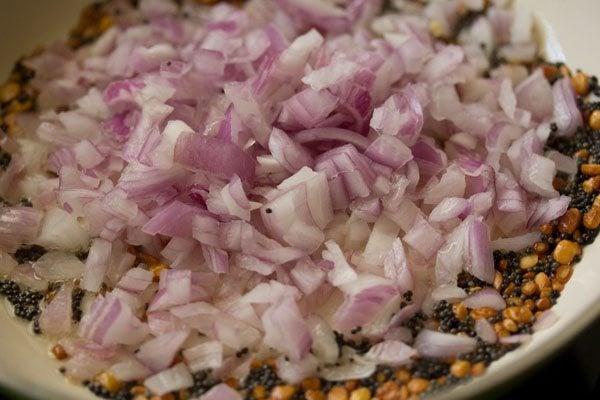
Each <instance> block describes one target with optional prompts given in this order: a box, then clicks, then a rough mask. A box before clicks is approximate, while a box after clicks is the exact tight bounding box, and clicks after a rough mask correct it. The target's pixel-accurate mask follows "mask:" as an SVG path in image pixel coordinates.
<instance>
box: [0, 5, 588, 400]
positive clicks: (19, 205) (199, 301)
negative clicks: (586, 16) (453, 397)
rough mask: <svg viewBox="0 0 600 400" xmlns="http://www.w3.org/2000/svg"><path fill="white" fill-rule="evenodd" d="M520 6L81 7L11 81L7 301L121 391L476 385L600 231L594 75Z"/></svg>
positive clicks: (230, 398)
mask: <svg viewBox="0 0 600 400" xmlns="http://www.w3.org/2000/svg"><path fill="white" fill-rule="evenodd" d="M205 3H211V4H212V3H218V4H216V5H211V6H208V5H207V4H205ZM506 3H507V2H506V1H493V0H492V1H483V0H450V1H430V2H424V1H407V0H397V1H390V2H385V4H384V2H383V1H378V0H372V1H369V0H328V1H325V0H251V1H248V2H243V4H240V2H237V3H235V4H230V3H224V2H202V1H196V2H191V1H190V2H187V1H179V2H171V1H168V0H140V1H125V0H123V1H119V0H114V1H107V2H104V3H98V4H94V5H92V6H90V7H88V8H86V9H85V10H84V12H83V14H82V19H81V21H80V23H79V25H78V26H77V27H76V28H75V29H73V30H72V31H71V35H70V37H69V39H68V40H66V41H60V42H56V43H54V44H52V45H50V46H48V47H46V48H45V49H43V50H40V51H38V52H36V53H35V54H34V55H32V56H30V57H27V58H25V59H22V60H20V61H19V62H17V64H16V65H15V67H14V69H13V73H12V74H11V76H10V78H9V80H8V82H7V83H5V84H4V85H3V86H2V87H1V89H0V97H1V101H2V108H1V118H2V119H1V121H0V122H1V128H2V137H1V139H0V140H1V141H0V143H1V146H2V151H1V154H0V167H1V171H0V195H1V196H2V207H1V208H0V274H1V276H2V281H1V282H0V293H1V294H2V295H3V296H5V297H6V299H7V300H8V303H10V305H11V306H12V307H10V309H12V310H13V312H14V314H15V316H17V317H19V318H22V319H25V320H27V321H31V325H32V331H33V333H34V334H42V335H45V336H47V337H48V338H50V339H51V340H53V341H54V343H56V345H55V346H54V347H52V354H53V355H54V356H55V357H56V358H57V359H59V360H61V361H63V364H62V366H61V367H60V372H61V373H62V374H64V375H65V376H66V377H68V378H69V380H70V381H72V382H81V383H82V384H83V385H85V386H87V387H88V388H89V390H90V391H92V392H93V393H95V394H96V395H98V396H100V397H102V398H111V399H136V400H144V399H152V400H157V399H202V400H235V399H241V398H248V399H281V400H285V399H307V400H322V399H329V400H336V399H350V400H369V399H375V398H377V399H380V400H392V399H409V398H410V399H414V398H417V397H419V396H426V395H427V394H430V393H434V392H435V391H437V390H439V389H440V388H443V387H446V386H447V385H449V384H453V383H456V382H459V381H461V380H464V379H467V378H469V377H474V376H478V375H481V374H483V373H485V370H486V367H487V366H488V365H489V364H490V363H491V362H493V361H494V360H496V359H498V358H499V357H501V356H502V355H504V354H505V353H507V352H508V351H510V350H512V349H514V348H516V347H518V346H519V345H520V344H523V343H526V342H527V341H528V340H529V339H530V337H531V334H532V333H533V332H535V331H537V330H540V329H544V328H546V327H548V326H550V325H551V324H552V323H553V322H554V321H555V320H556V316H555V315H554V314H553V313H552V310H551V307H552V305H553V304H555V303H556V301H557V298H558V297H559V296H560V293H561V291H562V289H563V288H564V285H565V284H566V283H567V282H568V280H569V278H570V277H571V274H572V273H573V264H574V263H575V262H577V261H578V260H579V259H580V257H581V255H582V247H583V246H584V245H586V244H589V243H591V242H592V241H593V239H594V237H595V236H596V234H597V232H598V226H599V225H600V197H597V195H598V193H599V190H600V132H598V131H600V103H599V102H595V101H594V99H595V98H596V97H595V96H596V95H600V88H599V87H598V82H597V79H596V78H595V77H589V76H587V75H585V74H584V73H582V72H574V71H570V70H569V69H568V68H567V67H566V66H565V65H562V64H550V63H546V62H544V61H543V60H541V59H540V58H539V56H538V49H537V47H536V44H535V42H534V41H533V36H532V35H533V33H534V32H533V31H534V27H533V20H532V16H531V15H530V14H529V13H526V12H523V11H520V10H512V9H510V8H509V5H508V4H506ZM8 303H7V304H8Z"/></svg>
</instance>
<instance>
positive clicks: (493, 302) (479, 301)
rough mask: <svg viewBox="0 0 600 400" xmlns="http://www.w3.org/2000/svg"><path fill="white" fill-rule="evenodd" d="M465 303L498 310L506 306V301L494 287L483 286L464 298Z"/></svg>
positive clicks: (473, 306)
mask: <svg viewBox="0 0 600 400" xmlns="http://www.w3.org/2000/svg"><path fill="white" fill-rule="evenodd" d="M463 303H464V304H465V305H466V306H467V307H469V308H481V307H491V308H494V309H496V310H503V309H504V308H506V302H505V301H504V298H502V295H501V294H500V293H498V291H497V290H496V289H493V288H483V289H481V290H478V291H477V292H475V293H473V294H472V295H470V296H469V297H468V298H466V299H465V300H463Z"/></svg>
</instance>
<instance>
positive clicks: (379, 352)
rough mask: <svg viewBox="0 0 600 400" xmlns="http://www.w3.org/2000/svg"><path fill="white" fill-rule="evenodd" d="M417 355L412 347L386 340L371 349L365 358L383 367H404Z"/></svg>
mask: <svg viewBox="0 0 600 400" xmlns="http://www.w3.org/2000/svg"><path fill="white" fill-rule="evenodd" d="M416 355H417V351H416V350H415V349H413V348H412V347H410V346H408V345H406V344H404V343H402V342H399V341H395V340H386V341H383V342H381V343H377V344H376V345H375V346H373V347H371V348H370V349H369V351H368V352H367V353H366V354H365V358H367V359H369V360H373V361H375V362H377V364H385V365H393V366H396V365H405V364H408V363H409V362H410V361H411V358H412V357H415V356H416Z"/></svg>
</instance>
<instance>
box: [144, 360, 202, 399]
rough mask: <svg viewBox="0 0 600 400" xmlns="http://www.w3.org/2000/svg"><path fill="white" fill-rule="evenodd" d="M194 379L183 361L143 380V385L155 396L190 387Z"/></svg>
mask: <svg viewBox="0 0 600 400" xmlns="http://www.w3.org/2000/svg"><path fill="white" fill-rule="evenodd" d="M193 384H194V379H193V378H192V374H190V371H189V370H188V368H187V367H186V366H185V364H184V363H179V364H177V365H175V366H174V367H172V368H169V369H165V370H164V371H161V372H159V373H158V374H156V375H152V376H151V377H149V378H146V379H145V380H144V386H146V387H147V388H148V389H150V391H151V392H152V393H154V394H156V395H157V396H162V395H164V394H166V393H169V392H174V391H177V390H181V389H187V388H189V387H192V385H193Z"/></svg>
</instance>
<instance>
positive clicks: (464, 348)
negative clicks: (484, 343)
mask: <svg viewBox="0 0 600 400" xmlns="http://www.w3.org/2000/svg"><path fill="white" fill-rule="evenodd" d="M476 344H477V341H476V340H475V339H473V338H470V337H464V336H457V335H452V334H450V333H442V332H436V331H431V330H428V329H423V330H422V331H421V332H420V333H419V334H418V335H417V337H416V338H415V343H414V348H415V349H416V350H417V351H418V352H419V355H421V356H422V357H454V356H457V355H459V354H461V353H469V352H471V351H473V350H475V346H476Z"/></svg>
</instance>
